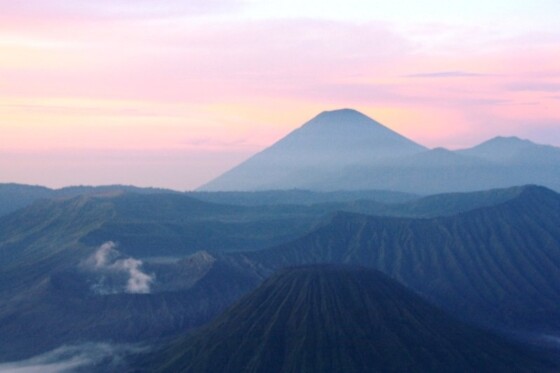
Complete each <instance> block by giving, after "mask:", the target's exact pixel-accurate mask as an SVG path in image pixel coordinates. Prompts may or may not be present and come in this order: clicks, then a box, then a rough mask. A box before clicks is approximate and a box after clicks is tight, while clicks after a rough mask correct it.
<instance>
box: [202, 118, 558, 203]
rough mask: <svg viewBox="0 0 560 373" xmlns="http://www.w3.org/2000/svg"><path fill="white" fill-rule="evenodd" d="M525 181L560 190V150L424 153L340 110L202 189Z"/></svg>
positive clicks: (459, 186) (484, 185)
mask: <svg viewBox="0 0 560 373" xmlns="http://www.w3.org/2000/svg"><path fill="white" fill-rule="evenodd" d="M525 184H538V185H543V186H547V187H549V188H552V189H555V190H560V148H557V147H553V146H546V145H538V144H535V143H532V142H530V141H528V140H521V139H519V138H516V137H507V138H506V137H497V138H495V139H492V140H489V141H487V142H485V143H483V144H481V145H478V146H475V147H473V148H471V149H464V150H457V151H450V150H447V149H443V148H436V149H427V148H426V147H424V146H421V145H419V144H417V143H415V142H413V141H411V140H409V139H406V138H405V137H403V136H401V135H399V134H397V133H395V132H393V131H392V130H390V129H388V128H387V127H384V126H383V125H381V124H380V123H378V122H376V121H374V120H373V119H370V118H368V117H366V116H365V115H363V114H361V113H359V112H357V111H355V110H351V109H343V110H335V111H329V112H323V113H321V114H319V115H318V116H317V117H315V118H313V119H312V120H310V121H309V122H307V123H306V124H304V125H303V126H302V127H301V128H299V129H297V130H295V131H293V132H292V133H290V134H289V135H287V136H286V137H285V138H283V139H281V140H280V141H278V142H277V143H275V144H274V145H272V146H271V147H269V148H267V149H265V150H263V151H262V152H260V153H258V154H256V155H255V156H253V157H252V158H250V159H249V160H247V161H245V162H243V163H242V164H240V165H239V166H237V167H235V168H233V169H232V170H230V171H228V172H226V173H225V174H223V175H221V176H219V177H218V178H216V179H214V180H212V181H210V182H209V183H207V184H206V185H203V186H202V187H201V188H200V190H203V191H254V190H269V189H294V188H296V189H309V190H321V191H335V190H367V189H378V190H392V191H400V192H408V193H416V194H436V193H445V192H460V191H475V190H484V189H491V188H505V187H509V186H515V185H525Z"/></svg>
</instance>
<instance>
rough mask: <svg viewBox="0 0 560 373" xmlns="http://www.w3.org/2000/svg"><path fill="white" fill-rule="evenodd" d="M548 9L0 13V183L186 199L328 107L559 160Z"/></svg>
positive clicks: (69, 1) (10, 4)
mask: <svg viewBox="0 0 560 373" xmlns="http://www.w3.org/2000/svg"><path fill="white" fill-rule="evenodd" d="M559 25H560V1H558V0H534V1H517V0H492V1H488V0H485V1H482V0H468V1H467V0H465V1H463V0H446V1H443V0H441V1H436V0H428V1H412V0H411V1H398V0H394V1H390V2H389V1H371V0H370V1H358V0H347V1H344V2H341V1H331V0H321V1H319V0H312V1H304V0H299V1H296V0H286V1H280V0H277V1H274V0H270V1H255V0H252V1H251V0H247V1H235V0H234V1H227V0H190V1H184V0H181V1H179V0H167V1H165V0H160V1H155V0H151V1H148V0H96V1H91V0H88V1H86V0H26V1H13V0H5V1H4V0H0V182H20V183H32V184H42V185H48V186H52V187H60V186H64V185H70V184H114V183H124V184H135V185H140V186H160V187H170V188H174V189H180V190H185V189H192V188H195V187H197V186H198V185H200V184H202V183H204V182H206V181H208V180H209V179H211V178H213V177H215V176H217V175H219V174H220V173H221V172H223V171H225V170H226V169H228V168H230V167H231V166H233V165H235V164H237V163H238V162H240V161H242V160H244V159H246V158H247V157H248V156H250V155H251V154H253V153H255V152H256V151H258V150H260V149H262V148H264V147H266V146H267V145H270V144H271V143H272V142H274V141H275V140H277V139H279V138H281V137H282V136H284V135H286V134H287V133H288V132H290V131H291V130H293V129H294V128H296V127H298V126H300V125H301V124H303V123H304V122H305V121H307V120H309V119H310V118H312V117H313V116H315V115H316V114H318V113H319V112H321V111H323V110H331V109H336V108H343V107H351V108H355V109H357V110H360V111H362V112H363V113H365V114H367V115H369V116H371V117H373V118H374V119H376V120H378V121H380V122H382V123H383V124H385V125H387V126H388V127H390V128H392V129H393V130H396V131H398V132H400V133H401V134H403V135H405V136H408V137H410V138H411V139H413V140H415V141H418V142H420V143H422V144H424V145H427V146H445V147H449V148H460V147H467V146H472V145H474V144H476V143H478V142H481V141H483V140H486V139H488V138H490V137H493V136H496V135H516V136H519V137H523V138H528V139H531V140H533V141H535V142H541V143H547V144H553V145H558V146H560V26H559Z"/></svg>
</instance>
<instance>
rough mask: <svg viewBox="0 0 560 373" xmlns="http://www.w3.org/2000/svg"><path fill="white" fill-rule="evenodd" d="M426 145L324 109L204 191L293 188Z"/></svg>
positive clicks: (348, 112) (355, 115)
mask: <svg viewBox="0 0 560 373" xmlns="http://www.w3.org/2000/svg"><path fill="white" fill-rule="evenodd" d="M424 150H426V148H424V147H423V146H421V145H419V144H417V143H415V142H413V141H411V140H409V139H407V138H406V137H403V136H401V135H399V134H398V133H396V132H394V131H392V130H390V129H389V128H387V127H385V126H383V125H382V124H380V123H379V122H377V121H375V120H373V119H371V118H369V117H367V116H366V115H364V114H362V113H360V112H358V111H356V110H352V109H341V110H334V111H325V112H322V113H321V114H319V115H317V116H316V117H315V118H313V119H311V120H310V121H308V122H307V123H305V124H304V125H303V126H301V127H300V128H298V129H296V130H295V131H293V132H292V133H290V134H289V135H287V136H286V137H284V138H283V139H281V140H280V141H278V142H277V143H275V144H273V145H272V146H270V147H269V148H267V149H265V150H263V151H262V152H260V153H258V154H256V155H255V156H253V157H252V158H250V159H249V160H247V161H245V162H244V163H242V164H240V165H239V166H237V167H235V168H234V169H232V170H230V171H229V172H227V173H225V174H223V175H222V176H220V177H218V178H217V179H214V180H212V181H211V182H209V183H208V184H206V185H204V186H202V187H201V188H200V189H201V190H207V191H219V190H221V191H227V190H264V189H291V188H299V187H301V186H305V185H314V184H316V183H320V182H321V180H324V179H328V178H330V177H331V175H332V174H333V173H337V172H339V171H341V170H343V169H346V168H348V167H355V166H358V165H366V164H371V163H372V162H378V161H382V160H387V159H391V158H395V157H402V156H406V155H412V154H415V153H418V152H422V151H424Z"/></svg>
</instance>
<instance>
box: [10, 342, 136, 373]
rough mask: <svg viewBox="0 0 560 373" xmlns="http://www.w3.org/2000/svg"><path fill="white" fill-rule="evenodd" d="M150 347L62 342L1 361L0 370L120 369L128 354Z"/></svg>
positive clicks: (27, 372)
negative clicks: (29, 355) (28, 355)
mask: <svg viewBox="0 0 560 373" xmlns="http://www.w3.org/2000/svg"><path fill="white" fill-rule="evenodd" d="M145 350H146V349H145V348H142V347H138V346H132V345H112V344H108V343H85V344H81V345H72V346H62V347H59V348H57V349H55V350H52V351H49V352H46V353H44V354H41V355H37V356H34V357H32V358H29V359H25V360H21V361H15V362H9V363H0V372H5V373H70V372H74V371H80V372H81V371H82V369H83V368H86V367H87V370H86V371H88V372H89V371H93V370H94V369H95V370H98V371H107V370H110V371H118V370H119V368H124V367H125V366H126V364H125V360H124V359H125V358H126V356H128V355H131V354H138V353H142V352H144V351H145Z"/></svg>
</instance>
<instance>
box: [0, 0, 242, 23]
mask: <svg viewBox="0 0 560 373" xmlns="http://www.w3.org/2000/svg"><path fill="white" fill-rule="evenodd" d="M0 6H1V7H2V12H3V15H2V18H6V17H21V18H27V19H29V18H32V19H40V20H41V21H45V20H50V21H55V20H76V21H77V20H91V21H99V20H103V19H106V20H111V21H112V20H129V19H150V18H168V17H181V16H196V15H207V14H223V13H231V12H236V11H238V10H240V9H242V8H243V7H244V2H243V1H239V0H189V1H178V0H170V1H162V2H154V1H151V0H111V1H109V0H99V1H94V2H92V1H87V0H58V1H46V0H29V1H22V2H15V1H3V0H0Z"/></svg>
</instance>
